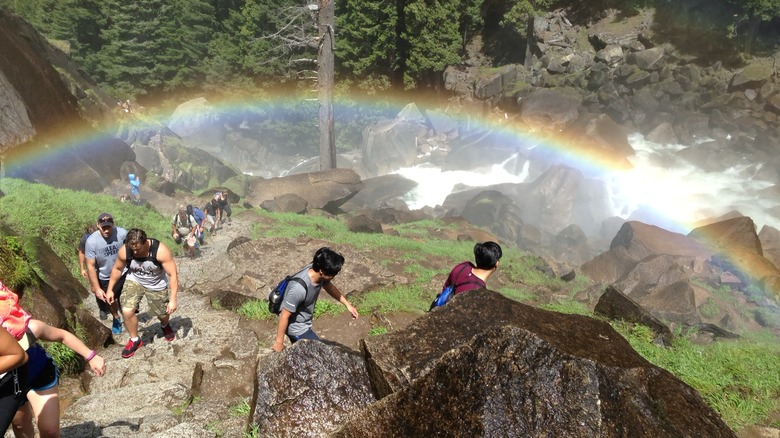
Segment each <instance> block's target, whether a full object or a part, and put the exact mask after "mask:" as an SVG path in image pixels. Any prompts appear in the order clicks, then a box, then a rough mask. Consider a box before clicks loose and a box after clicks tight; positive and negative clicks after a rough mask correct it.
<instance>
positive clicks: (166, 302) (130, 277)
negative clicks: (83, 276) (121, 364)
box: [108, 228, 179, 359]
mask: <svg viewBox="0 0 780 438" xmlns="http://www.w3.org/2000/svg"><path fill="white" fill-rule="evenodd" d="M125 267H127V281H126V284H125V288H126V289H127V290H126V291H125V298H124V300H123V303H124V304H123V305H122V315H123V316H124V317H125V327H126V328H127V333H128V334H130V340H129V341H127V345H125V349H124V350H122V357H124V358H125V359H127V358H129V357H132V356H133V354H135V351H136V350H138V348H139V347H140V346H142V345H143V344H144V343H143V341H142V340H141V338H140V337H139V336H138V317H137V316H136V314H135V309H136V308H138V305H139V304H140V303H141V299H142V298H143V297H144V296H146V303H147V305H148V306H149V313H151V314H152V315H156V316H157V318H158V319H159V320H160V328H162V334H163V337H164V338H165V340H166V341H172V340H174V339H175V338H176V333H175V332H174V331H173V329H172V328H171V326H170V324H169V322H170V317H171V314H173V312H175V311H176V308H177V307H178V305H177V302H176V297H177V295H178V293H179V274H178V272H177V270H176V262H175V261H174V260H173V254H171V250H170V249H168V247H167V246H165V244H164V243H162V242H160V241H159V240H157V239H152V238H147V237H146V233H145V232H144V231H143V230H139V229H137V228H133V229H132V230H130V231H128V232H127V243H126V244H125V245H122V247H121V248H119V253H118V254H117V258H116V263H114V268H113V270H112V271H111V280H110V281H109V284H110V285H113V284H114V283H115V282H117V281H119V279H120V278H121V277H122V271H123V270H124V269H125ZM108 302H109V303H113V302H114V297H113V296H112V295H111V292H110V291H109V292H108Z"/></svg>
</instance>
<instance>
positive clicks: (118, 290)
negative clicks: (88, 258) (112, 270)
mask: <svg viewBox="0 0 780 438" xmlns="http://www.w3.org/2000/svg"><path fill="white" fill-rule="evenodd" d="M98 283H99V284H100V288H101V289H103V291H104V292H105V291H106V289H108V280H101V279H99V278H98ZM124 287H125V276H124V275H122V276H121V277H119V280H117V282H116V284H115V285H114V299H115V300H117V301H119V297H121V296H122V288H124Z"/></svg>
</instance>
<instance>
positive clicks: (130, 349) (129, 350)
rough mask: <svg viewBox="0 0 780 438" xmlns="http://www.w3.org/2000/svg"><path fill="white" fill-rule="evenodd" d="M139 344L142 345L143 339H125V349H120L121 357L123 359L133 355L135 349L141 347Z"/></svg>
mask: <svg viewBox="0 0 780 438" xmlns="http://www.w3.org/2000/svg"><path fill="white" fill-rule="evenodd" d="M141 345H144V341H142V340H141V338H138V340H137V341H135V342H133V340H132V339H130V340H129V341H127V345H125V349H124V350H122V357H124V358H125V359H127V358H129V357H133V355H134V354H135V350H138V348H140V347H141Z"/></svg>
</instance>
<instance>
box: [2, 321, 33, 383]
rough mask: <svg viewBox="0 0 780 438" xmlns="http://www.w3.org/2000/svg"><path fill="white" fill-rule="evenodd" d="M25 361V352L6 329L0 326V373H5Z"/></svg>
mask: <svg viewBox="0 0 780 438" xmlns="http://www.w3.org/2000/svg"><path fill="white" fill-rule="evenodd" d="M25 362H27V353H25V351H24V350H22V346H21V345H19V343H18V342H16V338H14V337H13V336H11V334H10V333H8V330H6V329H5V328H2V327H0V373H7V372H8V371H11V370H12V369H14V368H17V367H20V366H22V365H24V363H25Z"/></svg>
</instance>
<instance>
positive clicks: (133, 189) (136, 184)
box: [127, 173, 141, 205]
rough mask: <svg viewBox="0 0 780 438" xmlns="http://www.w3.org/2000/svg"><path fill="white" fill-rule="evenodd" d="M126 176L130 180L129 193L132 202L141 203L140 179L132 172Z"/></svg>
mask: <svg viewBox="0 0 780 438" xmlns="http://www.w3.org/2000/svg"><path fill="white" fill-rule="evenodd" d="M127 178H128V179H129V180H130V195H132V197H133V203H134V204H136V205H138V204H140V203H141V179H140V178H138V177H137V176H135V174H134V173H131V174H128V175H127Z"/></svg>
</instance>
